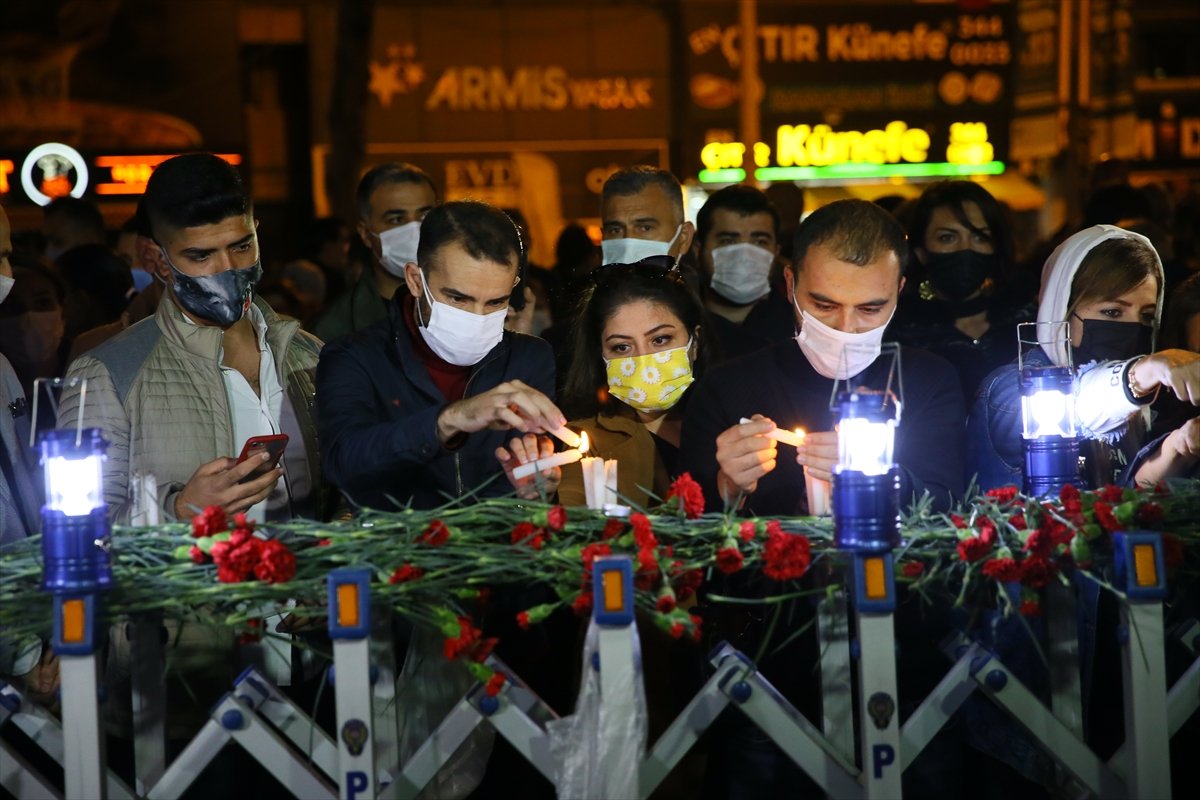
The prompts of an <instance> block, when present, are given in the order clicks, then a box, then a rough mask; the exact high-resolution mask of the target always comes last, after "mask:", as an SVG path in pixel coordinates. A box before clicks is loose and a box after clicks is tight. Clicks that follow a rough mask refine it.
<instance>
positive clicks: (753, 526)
mask: <svg viewBox="0 0 1200 800" xmlns="http://www.w3.org/2000/svg"><path fill="white" fill-rule="evenodd" d="M757 535H758V524H757V523H756V522H755V521H754V520H752V519H747V520H743V521H742V524H741V525H740V526H738V536H739V537H741V540H742V541H743V542H749V541H752V540H753V539H754V537H755V536H757Z"/></svg>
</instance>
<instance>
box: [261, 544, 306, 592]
mask: <svg viewBox="0 0 1200 800" xmlns="http://www.w3.org/2000/svg"><path fill="white" fill-rule="evenodd" d="M258 552H259V560H258V564H256V565H255V567H254V576H255V577H256V578H258V579H259V580H260V581H263V582H264V583H287V582H288V581H290V580H291V579H292V578H294V577H295V576H296V556H295V555H294V554H293V553H292V551H291V550H289V549H288V546H287V545H286V544H284V543H283V542H281V541H279V540H278V539H268V540H267V541H265V542H263V543H262V545H261V546H260V547H259V549H258Z"/></svg>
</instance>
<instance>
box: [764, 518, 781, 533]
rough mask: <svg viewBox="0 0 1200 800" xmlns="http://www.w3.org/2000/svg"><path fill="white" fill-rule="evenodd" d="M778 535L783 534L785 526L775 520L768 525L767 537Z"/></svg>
mask: <svg viewBox="0 0 1200 800" xmlns="http://www.w3.org/2000/svg"><path fill="white" fill-rule="evenodd" d="M778 533H783V525H781V524H780V523H779V520H777V519H773V520H771V521H770V522H768V523H767V537H768V538H769V537H771V536H772V535H774V534H778Z"/></svg>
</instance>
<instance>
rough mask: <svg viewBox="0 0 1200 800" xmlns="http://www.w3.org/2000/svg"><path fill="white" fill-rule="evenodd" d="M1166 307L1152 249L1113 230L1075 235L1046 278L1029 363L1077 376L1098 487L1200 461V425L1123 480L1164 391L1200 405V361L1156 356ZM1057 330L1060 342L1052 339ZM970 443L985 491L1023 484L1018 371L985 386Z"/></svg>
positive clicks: (1090, 467) (1001, 372)
mask: <svg viewBox="0 0 1200 800" xmlns="http://www.w3.org/2000/svg"><path fill="white" fill-rule="evenodd" d="M1162 304H1163V269H1162V262H1161V261H1160V260H1159V257H1158V254H1157V253H1156V252H1155V250H1154V247H1153V246H1152V245H1151V244H1150V241H1149V240H1148V239H1146V238H1145V237H1144V236H1141V235H1139V234H1136V233H1132V232H1130V231H1127V230H1124V229H1122V228H1118V227H1115V226H1112V225H1096V226H1093V227H1091V228H1087V229H1085V230H1082V231H1080V232H1079V233H1076V234H1075V235H1074V236H1072V237H1070V238H1069V239H1067V240H1066V241H1065V242H1063V243H1062V244H1061V245H1059V247H1058V248H1057V249H1056V250H1055V251H1054V253H1053V254H1052V255H1051V256H1050V258H1049V260H1047V261H1046V265H1045V268H1044V269H1043V270H1042V289H1041V295H1040V301H1039V306H1038V328H1037V330H1038V334H1039V335H1038V337H1037V338H1038V340H1039V341H1041V342H1042V344H1041V345H1040V346H1038V347H1035V348H1033V349H1032V350H1030V351H1029V352H1027V353H1025V355H1024V357H1023V363H1024V365H1025V366H1027V367H1028V366H1033V367H1039V366H1042V367H1046V366H1059V367H1062V366H1069V365H1074V366H1075V367H1077V368H1078V371H1079V374H1078V379H1077V381H1076V387H1075V404H1076V417H1077V422H1078V427H1079V431H1080V435H1081V436H1082V437H1083V438H1084V439H1085V440H1086V441H1085V445H1084V447H1083V448H1082V450H1081V452H1083V454H1084V455H1085V456H1086V459H1087V469H1086V474H1085V475H1084V476H1083V479H1084V480H1085V481H1086V482H1088V483H1091V484H1093V485H1096V486H1102V485H1104V484H1107V483H1113V482H1117V481H1119V480H1122V479H1124V480H1127V481H1134V480H1136V481H1137V482H1139V483H1143V484H1144V483H1154V482H1156V481H1157V480H1159V479H1161V478H1163V477H1166V476H1167V475H1170V474H1173V473H1175V472H1180V471H1183V470H1185V469H1187V468H1189V467H1190V466H1191V465H1192V464H1194V463H1195V461H1196V460H1197V456H1198V455H1200V443H1198V441H1197V433H1198V432H1200V427H1196V426H1185V428H1181V429H1180V430H1179V431H1176V432H1174V433H1173V434H1171V435H1170V436H1168V437H1165V438H1164V439H1163V440H1162V442H1161V447H1158V448H1157V451H1156V452H1155V453H1154V454H1152V455H1148V454H1146V453H1143V454H1142V458H1141V459H1140V460H1139V461H1138V464H1137V469H1136V472H1135V473H1134V474H1125V473H1127V472H1129V470H1127V467H1128V466H1129V464H1130V463H1131V462H1132V461H1133V460H1134V458H1135V456H1137V454H1138V451H1139V448H1140V447H1141V446H1142V445H1143V444H1144V439H1145V434H1146V429H1147V427H1148V422H1149V415H1148V413H1147V412H1148V409H1147V407H1148V406H1149V405H1150V403H1152V402H1153V400H1154V398H1155V397H1156V396H1157V394H1158V392H1159V391H1160V390H1161V389H1162V388H1164V387H1165V388H1167V389H1170V390H1172V391H1174V392H1175V394H1176V396H1178V397H1179V398H1180V399H1181V400H1186V401H1189V402H1191V403H1193V404H1197V405H1200V355H1197V354H1196V353H1190V352H1188V351H1185V350H1163V351H1160V352H1155V351H1154V343H1155V338H1156V335H1157V331H1158V325H1159V322H1160V320H1161V318H1162ZM1056 323H1057V324H1056ZM1062 323H1066V324H1065V329H1064V326H1063V325H1062ZM1054 330H1058V331H1059V333H1058V334H1056V335H1057V336H1058V337H1059V338H1058V339H1057V340H1054V335H1051V334H1050V332H1051V331H1054ZM1064 334H1066V335H1065V336H1064ZM1014 335H1015V332H1014ZM967 442H968V461H967V466H968V470H969V471H972V472H974V473H976V474H977V476H978V482H979V485H980V488H981V489H990V488H993V487H996V486H1003V485H1006V484H1017V485H1020V484H1021V479H1022V474H1021V471H1022V467H1023V464H1024V454H1023V443H1022V437H1021V395H1020V387H1019V375H1018V370H1017V365H1016V364H1010V365H1008V366H1005V367H1001V368H1000V369H998V370H996V371H995V372H993V373H992V374H991V375H989V376H988V377H987V378H985V379H984V381H983V383H982V384H981V386H980V391H979V393H978V395H977V396H976V400H975V404H974V407H973V408H972V409H971V414H970V416H969V418H968V420H967Z"/></svg>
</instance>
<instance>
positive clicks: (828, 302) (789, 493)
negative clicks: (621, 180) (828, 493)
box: [680, 200, 965, 798]
mask: <svg viewBox="0 0 1200 800" xmlns="http://www.w3.org/2000/svg"><path fill="white" fill-rule="evenodd" d="M906 248H907V245H906V242H905V236H904V231H903V229H901V228H900V226H899V224H898V223H896V222H895V220H893V219H892V218H891V217H890V216H889V215H888V214H887V212H885V211H883V210H882V209H880V208H878V207H877V206H875V205H874V204H872V203H868V202H866V201H862V200H842V201H839V202H836V203H831V204H830V205H828V206H825V207H823V208H821V209H819V210H817V211H815V212H814V213H813V214H812V215H811V216H809V217H808V218H807V219H806V220H805V221H804V222H802V223H801V224H800V227H799V229H798V230H797V232H796V237H795V246H794V251H793V264H794V265H795V267H794V268H789V269H787V270H785V271H784V276H785V279H786V283H787V296H788V300H789V301H790V302H791V303H792V304H793V307H794V310H795V316H796V327H797V328H798V329H800V331H801V333H800V334H799V335H798V336H797V337H796V338H795V339H794V340H793V339H787V340H785V341H783V342H780V343H778V344H774V345H772V346H770V347H767V348H765V349H763V350H759V351H757V352H755V353H752V354H750V355H748V356H746V357H744V358H741V359H739V360H737V361H733V362H730V363H728V364H725V365H723V366H720V367H717V368H716V369H713V370H710V371H709V372H707V373H706V374H705V375H704V377H703V378H702V379H701V380H700V381H698V382H697V383H696V385H695V386H694V387H692V390H691V395H692V396H691V400H690V401H689V403H688V408H687V412H686V416H685V417H684V422H683V434H682V451H681V459H680V460H681V462H682V464H683V466H684V468H686V469H687V470H689V471H690V472H691V473H692V475H693V477H695V478H696V479H697V480H698V481H700V483H701V485H702V486H703V488H704V495H705V497H706V498H707V503H708V507H709V508H708V510H710V511H713V510H718V511H719V510H721V509H723V508H724V507H725V506H726V504H728V505H729V506H731V507H733V506H740V508H741V510H742V511H744V512H746V513H750V514H754V515H756V516H774V515H781V516H782V515H797V514H799V515H803V514H807V513H808V506H807V498H806V492H805V475H804V468H805V467H807V468H808V473H809V475H810V476H812V477H816V478H820V479H823V480H829V479H830V478H831V477H832V476H831V473H832V470H833V467H834V465H835V464H836V462H837V434H836V433H835V432H834V431H833V430H832V429H833V425H834V422H835V420H833V418H832V414H831V412H830V410H829V406H830V397H831V395H832V392H833V385H834V379H835V378H838V379H841V380H842V381H843V382H844V381H845V380H846V379H850V380H852V382H853V384H854V385H855V386H856V387H863V388H868V389H876V390H879V389H883V388H885V386H886V385H887V377H888V370H889V366H890V364H889V363H888V362H889V360H890V359H888V358H887V357H882V358H881V357H879V355H880V342H881V339H882V334H883V331H884V328H885V327H886V326H887V324H888V321H889V320H890V319H891V316H892V313H893V311H894V310H895V308H896V301H897V299H898V296H899V292H900V288H901V286H903V283H904V278H903V275H902V274H901V264H902V263H903V262H902V254H903V253H905V252H906ZM900 360H901V367H902V372H903V392H902V393H900V392H897V394H900V399H901V401H902V403H903V416H902V418H901V420H900V424H899V426H898V427H897V429H896V443H895V451H894V455H895V461H896V463H897V464H898V466H899V467H900V474H901V491H902V498H903V501H904V503H905V505H907V503H908V502H909V500H911V499H912V498H913V497H914V496H915V497H919V496H921V495H922V494H924V493H925V492H926V491H928V492H929V493H930V494H931V495H932V497H933V499H934V503H935V505H936V506H937V507H940V508H946V507H947V506H948V505H949V504H950V501H951V498H952V497H955V496H957V495H959V494H960V493H961V492H962V488H963V485H962V484H963V480H962V474H963V457H964V456H963V446H964V417H965V411H964V407H963V399H962V390H961V389H960V387H959V381H958V377H957V376H956V374H955V373H954V371H953V369H952V368H951V367H950V365H949V364H948V363H947V362H945V361H943V360H942V359H940V358H938V357H936V356H933V355H930V354H928V353H924V352H922V351H919V350H913V349H909V348H901V351H900ZM895 388H896V387H894V386H893V389H895ZM743 417H746V418H751V419H752V421H751V422H748V423H745V424H740V423H739V420H740V419H742V418H743ZM776 425H778V427H780V428H784V429H789V430H790V429H792V428H794V427H803V428H804V429H805V430H807V431H809V432H810V433H809V434H808V436H807V438H806V440H805V445H804V446H803V447H801V448H799V449H797V450H793V449H792V448H791V447H790V446H787V445H782V446H777V445H776V442H775V440H773V439H770V438H768V437H767V436H766V434H768V433H769V432H770V431H771V430H772V429H774V427H775V426H776ZM805 580H806V581H809V580H811V579H809V578H806V579H805ZM786 590H788V589H787V588H786V587H781V586H780V584H778V583H774V582H770V581H767V580H766V579H765V578H758V577H754V576H750V575H746V576H740V575H739V576H734V578H733V579H730V581H729V583H728V584H727V585H726V586H723V587H721V588H720V593H722V594H735V595H742V596H748V597H761V596H763V595H765V594H778V593H780V592H781V591H786ZM747 608H750V609H751V610H749V611H747V610H745V609H747ZM780 611H781V616H780V619H779V621H780V625H779V626H778V630H777V631H776V635H775V637H774V639H773V641H772V642H771V643H769V644H768V646H767V647H766V651H765V652H766V653H767V655H766V656H765V657H764V658H762V659H761V660H760V661H759V664H758V666H759V667H760V668H761V669H762V671H763V674H764V675H766V676H767V677H768V678H769V679H770V680H771V681H772V682H773V683H774V684H775V686H776V688H778V689H779V690H780V691H781V692H783V694H784V695H785V696H786V697H787V698H788V699H789V700H790V701H791V702H792V703H793V704H794V705H795V706H796V707H797V708H798V709H799V710H800V711H801V712H802V713H803V714H805V716H807V717H808V718H809V719H810V720H811V719H816V718H817V715H818V714H819V711H820V706H819V698H818V696H817V695H818V691H817V689H816V677H815V675H814V672H813V665H814V664H815V663H816V661H817V659H818V658H819V655H820V651H819V647H818V643H817V640H816V636H815V635H813V634H812V632H809V633H808V634H807V635H800V632H802V631H803V630H804V628H805V626H806V625H808V624H811V621H812V610H811V608H810V607H809V605H808V604H807V603H790V604H788V605H786V606H784V607H782V608H781V609H780ZM771 613H773V612H766V614H767V616H768V617H769V615H770V614H771ZM706 614H707V616H708V623H709V628H710V630H712V631H715V633H716V636H717V637H718V638H724V639H727V640H728V641H730V642H731V643H732V644H733V645H734V646H735V647H737V648H738V649H740V650H741V651H742V652H745V653H748V654H750V655H751V656H753V654H754V653H756V652H758V651H759V650H760V646H761V645H762V644H763V643H762V639H763V637H764V636H765V635H769V634H766V633H765V632H764V628H765V627H766V626H765V625H764V623H763V614H762V613H760V612H759V610H758V609H757V608H755V607H752V606H751V607H747V606H722V605H719V604H714V605H713V606H712V607H711V608H709V609H708V610H707V611H706ZM946 627H947V623H946V620H944V619H937V618H934V617H930V616H929V615H927V614H922V609H920V608H919V606H918V604H917V603H915V602H913V603H902V605H901V608H900V609H899V610H898V612H897V630H898V634H897V635H898V639H899V640H900V641H901V646H902V647H903V646H905V645H909V644H911V643H912V642H914V641H916V640H920V647H914V648H913V649H912V650H911V651H908V650H906V652H907V653H908V655H907V656H906V658H905V660H904V661H902V662H901V672H900V675H899V683H900V698H899V701H900V705H901V709H902V711H907V710H910V707H911V704H912V703H913V702H915V701H916V700H917V699H919V698H922V697H924V695H925V694H926V693H927V691H928V690H929V689H930V688H932V684H934V683H936V681H937V679H938V678H939V677H940V675H941V674H942V673H943V672H944V671H945V667H944V665H943V664H942V663H941V662H940V661H938V660H936V659H937V658H938V656H937V651H936V649H935V644H936V640H937V639H938V638H939V637H940V635H942V634H943V633H944V631H945V630H946ZM926 653H929V654H933V659H934V660H933V663H929V659H928V658H923V655H924V654H926ZM945 738H946V737H939V739H938V740H935V746H934V747H931V748H928V749H927V751H926V752H925V753H923V754H922V758H919V759H918V760H917V761H916V762H915V763H914V765H913V767H912V768H910V769H909V770H908V771H907V772H906V773H905V789H904V791H905V793H906V794H908V793H914V794H917V795H920V796H934V795H937V796H942V795H944V796H955V795H956V794H957V793H958V792H957V791H946V789H947V788H948V787H949V788H951V789H953V788H954V787H957V786H958V784H957V783H956V781H957V780H958V775H957V774H946V773H947V772H953V770H955V769H958V767H957V765H958V763H959V761H958V759H957V751H955V750H954V747H955V743H954V742H953V741H950V742H949V743H948V744H946V743H945V742H944V740H945ZM714 742H715V744H714V745H713V750H712V752H710V754H709V765H710V766H709V769H710V773H709V776H710V781H709V786H708V789H709V794H707V795H706V796H707V797H712V798H717V797H724V798H742V797H774V796H779V795H782V794H803V793H804V791H805V789H808V790H809V791H811V792H813V793H816V792H817V791H818V790H817V789H816V787H815V785H814V784H813V783H812V782H811V781H810V780H809V779H808V778H807V777H806V776H805V775H804V774H803V773H801V772H800V770H799V768H797V767H796V766H795V765H794V764H793V763H792V762H791V761H790V760H789V759H788V758H787V756H785V755H784V754H783V752H782V751H781V750H779V749H778V748H777V747H775V746H774V745H773V744H772V743H770V742H769V741H768V740H767V739H766V738H765V737H764V736H762V735H761V734H760V733H759V732H758V731H756V730H755V729H754V728H753V726H752V724H750V723H748V722H746V721H745V720H744V718H742V717H740V716H737V715H734V716H729V715H727V716H726V718H723V720H722V722H721V730H720V731H719V735H717V736H715V737H714ZM946 747H949V748H950V750H949V751H947V750H946ZM947 752H949V753H950V755H949V757H948V758H947V757H946V755H947ZM943 764H945V765H949V766H945V768H943Z"/></svg>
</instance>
